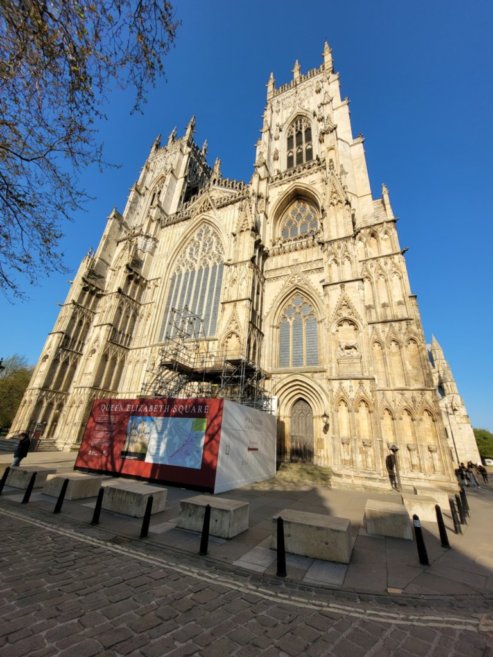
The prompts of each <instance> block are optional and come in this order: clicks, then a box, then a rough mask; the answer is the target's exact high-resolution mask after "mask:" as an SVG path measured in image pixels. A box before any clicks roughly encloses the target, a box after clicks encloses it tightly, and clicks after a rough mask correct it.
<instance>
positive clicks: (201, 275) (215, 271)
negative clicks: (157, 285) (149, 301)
mask: <svg viewBox="0 0 493 657" xmlns="http://www.w3.org/2000/svg"><path fill="white" fill-rule="evenodd" d="M223 259H224V255H223V250H222V247H221V244H220V241H219V238H218V236H217V235H216V233H215V232H214V231H213V230H212V228H211V227H210V226H208V225H205V226H202V227H201V228H199V230H198V231H197V232H196V233H195V235H194V237H193V238H192V240H191V241H190V242H189V243H188V244H187V246H186V247H185V249H184V250H183V251H182V253H181V254H180V256H179V258H178V264H177V266H176V268H175V270H174V272H173V275H172V276H171V279H170V284H169V292H168V299H167V302H166V309H165V312H164V320H163V326H162V331H161V340H165V339H166V338H170V337H173V333H174V330H175V327H174V326H173V322H172V309H173V308H175V309H177V310H180V311H182V310H184V309H185V308H186V309H187V310H188V311H189V312H190V313H192V314H195V315H198V316H199V317H200V318H202V328H203V334H204V335H205V336H206V337H210V336H213V335H215V333H216V325H217V319H218V312H219V301H220V298H221V287H222V278H223V267H224V265H223Z"/></svg>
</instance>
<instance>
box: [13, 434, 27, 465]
mask: <svg viewBox="0 0 493 657" xmlns="http://www.w3.org/2000/svg"><path fill="white" fill-rule="evenodd" d="M19 437H20V440H19V444H18V445H17V447H16V448H15V451H14V460H13V461H12V465H13V466H14V467H19V466H20V464H21V461H22V459H24V458H26V456H27V453H28V452H29V447H30V446H31V440H30V438H29V436H28V434H27V433H26V432H25V431H23V432H22V433H20V434H19Z"/></svg>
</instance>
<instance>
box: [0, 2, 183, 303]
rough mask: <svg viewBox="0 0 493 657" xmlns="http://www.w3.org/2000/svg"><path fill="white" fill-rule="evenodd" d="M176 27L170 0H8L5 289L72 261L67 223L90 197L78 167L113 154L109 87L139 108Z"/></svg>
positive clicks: (0, 174) (0, 81)
mask: <svg viewBox="0 0 493 657" xmlns="http://www.w3.org/2000/svg"><path fill="white" fill-rule="evenodd" d="M176 28H177V23H176V21H175V20H174V19H173V9H172V6H171V4H170V3H169V2H167V0H98V2H84V3H81V2H80V0H51V1H50V2H46V0H29V1H27V0H24V1H19V0H2V2H0V293H1V292H3V293H4V294H7V296H12V295H14V296H16V295H17V296H22V291H21V286H20V280H19V277H20V278H21V279H22V278H23V277H27V279H28V280H29V281H30V282H31V283H33V282H35V281H36V280H37V277H38V275H39V274H40V273H45V272H46V273H49V272H51V271H57V270H58V271H60V270H63V261H62V256H63V254H62V253H60V251H59V241H60V238H61V236H62V233H61V226H62V225H63V222H64V221H66V220H69V219H70V218H71V216H72V214H73V212H74V211H75V210H77V209H78V208H80V207H82V205H83V203H84V201H85V199H86V195H85V194H84V192H83V190H81V189H80V188H79V186H78V184H77V176H78V173H79V172H80V170H81V169H82V168H84V167H87V166H89V165H91V164H96V165H102V164H104V162H103V159H102V153H101V144H100V143H99V141H98V136H97V133H96V131H95V128H94V126H95V122H96V120H98V119H101V118H104V117H103V114H102V111H101V107H102V103H103V102H104V100H106V94H107V93H108V92H111V89H112V87H114V86H115V85H117V86H120V87H122V88H126V87H130V88H133V89H134V90H135V103H134V109H138V108H139V107H140V106H141V104H142V103H143V101H145V98H146V90H147V88H148V86H149V85H154V84H155V82H156V80H157V79H158V78H159V77H161V76H162V74H163V73H164V58H165V55H166V54H167V53H168V51H169V48H170V47H171V45H172V44H173V42H174V38H175V32H176Z"/></svg>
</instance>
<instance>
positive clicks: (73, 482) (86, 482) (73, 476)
mask: <svg viewBox="0 0 493 657" xmlns="http://www.w3.org/2000/svg"><path fill="white" fill-rule="evenodd" d="M65 479H68V486H67V491H66V493H65V499H66V500H82V499H84V498H87V497H96V495H97V494H98V493H99V489H100V488H101V484H102V483H103V482H105V481H108V479H110V477H104V476H101V475H90V474H82V473H81V472H67V474H64V475H56V476H55V477H52V478H51V479H48V481H47V482H46V484H45V485H44V487H43V494H44V495H50V496H51V497H58V496H59V495H60V491H61V490H62V486H63V482H64V481H65Z"/></svg>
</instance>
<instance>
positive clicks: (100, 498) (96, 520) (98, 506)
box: [91, 486, 104, 525]
mask: <svg viewBox="0 0 493 657" xmlns="http://www.w3.org/2000/svg"><path fill="white" fill-rule="evenodd" d="M103 495H104V488H103V487H102V486H101V488H100V489H99V493H98V499H97V500H96V506H95V507H94V513H93V516H92V520H91V525H99V516H100V515H101V507H102V506H103Z"/></svg>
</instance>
